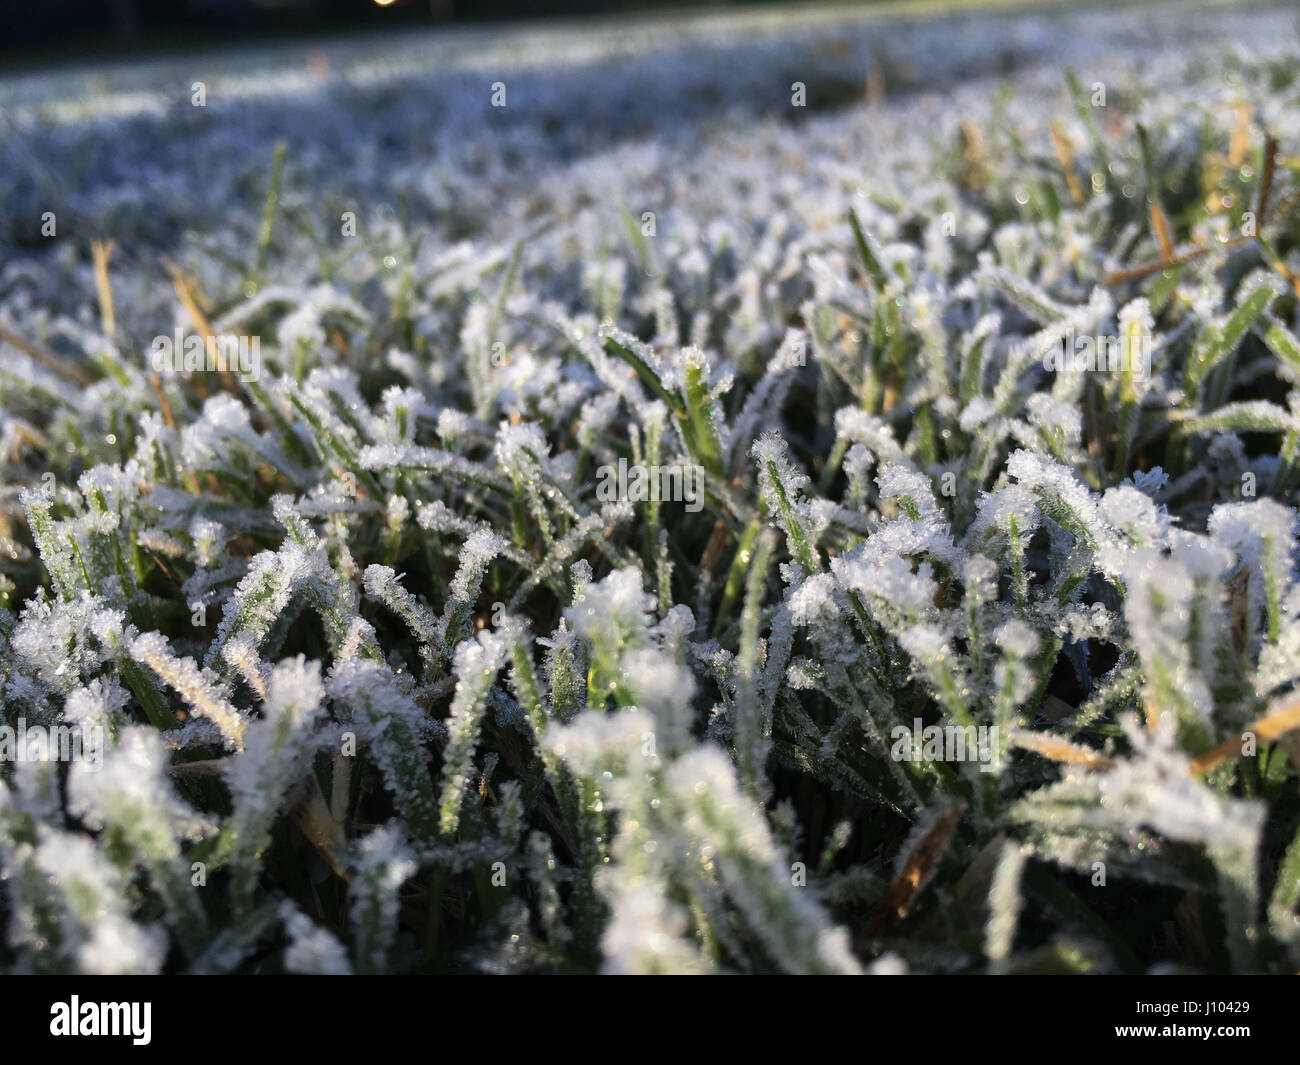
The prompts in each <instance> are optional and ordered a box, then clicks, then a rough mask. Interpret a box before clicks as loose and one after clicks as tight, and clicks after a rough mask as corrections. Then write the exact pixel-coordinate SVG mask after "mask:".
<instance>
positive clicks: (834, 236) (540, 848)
mask: <svg viewBox="0 0 1300 1065" xmlns="http://www.w3.org/2000/svg"><path fill="white" fill-rule="evenodd" d="M1296 28H1297V27H1296V19H1295V16H1294V14H1293V13H1292V12H1291V11H1289V10H1288V9H1286V8H1283V7H1270V6H1267V5H1261V6H1248V7H1247V8H1246V9H1225V8H1222V7H1220V6H1217V5H1205V6H1198V5H1187V4H1180V5H1176V6H1160V5H1156V6H1151V7H1141V8H1138V9H1137V10H1133V11H1128V10H1123V11H1121V10H1118V9H1114V8H1104V7H1103V8H1097V9H1095V10H1083V11H1079V12H1073V13H1062V12H1058V11H1049V12H1037V11H1030V12H1026V11H1023V10H1017V11H1016V12H1014V13H1010V14H996V13H974V14H970V15H966V16H960V17H944V18H939V17H935V16H931V15H928V14H927V15H924V16H909V15H906V14H898V13H892V14H889V15H888V16H881V15H878V14H866V15H859V14H852V13H846V12H844V11H838V10H827V11H824V12H819V13H817V14H815V15H814V16H813V17H809V18H806V19H803V20H801V21H800V22H799V23H798V24H793V23H792V22H791V21H790V20H788V19H786V18H783V17H781V16H780V15H778V14H775V13H771V12H760V13H758V14H755V15H744V16H726V17H722V16H717V17H711V18H707V19H700V20H691V19H676V20H647V21H631V22H627V21H623V22H615V23H610V24H605V25H600V24H598V25H596V26H594V27H582V28H580V29H579V28H578V27H575V26H571V25H566V26H557V27H542V28H540V29H524V30H509V31H506V32H502V33H491V34H489V33H486V32H475V33H469V34H465V33H462V34H458V35H451V36H438V37H429V38H424V37H414V38H410V39H402V40H398V41H389V40H384V41H362V42H325V43H320V44H316V45H311V46H301V47H294V48H277V49H259V50H250V51H246V52H242V53H238V54H221V55H203V54H199V55H197V56H193V57H185V58H175V57H173V58H168V59H161V60H158V61H156V62H151V63H148V64H136V65H133V66H129V67H128V66H122V67H116V68H105V69H98V70H94V71H88V70H87V71H82V70H75V69H74V70H64V71H58V72H55V73H49V74H32V75H26V76H22V77H10V78H8V79H6V80H4V81H2V82H0V203H3V204H4V207H3V211H2V212H0V245H3V248H0V254H2V255H3V265H0V462H2V463H3V469H2V470H0V478H2V480H3V488H2V489H0V603H2V604H3V610H0V685H2V686H0V692H2V694H3V706H4V716H5V722H4V723H5V725H6V726H8V727H10V728H12V729H14V730H15V734H17V729H18V728H19V726H20V724H21V726H22V727H23V728H24V729H30V728H32V727H40V728H49V727H58V726H76V727H78V728H82V729H86V730H91V729H96V730H103V734H104V735H106V736H107V737H108V742H107V744H106V746H105V747H104V749H103V750H102V752H101V753H102V759H100V760H99V763H100V764H98V765H95V766H92V765H91V764H90V763H89V762H87V761H84V760H83V761H73V762H72V763H71V764H69V765H60V764H57V763H52V762H42V761H39V760H32V759H29V758H22V759H14V760H13V761H10V762H5V763H4V764H3V765H0V873H3V876H2V877H0V908H3V914H0V916H3V919H4V929H5V931H4V938H3V945H0V962H2V963H3V964H4V965H6V966H7V967H10V968H12V969H14V970H16V971H24V972H25V971H74V972H120V971H160V970H164V971H199V972H277V971H283V970H289V971H327V972H389V971H402V972H406V971H426V972H463V971H474V970H482V969H486V970H488V971H496V972H517V971H548V972H549V971H602V972H611V973H615V972H702V971H726V972H736V971H740V972H773V971H782V972H837V973H856V972H863V971H868V972H886V973H887V972H898V971H907V970H915V971H983V972H994V973H998V972H1038V971H1097V972H1153V971H1168V970H1171V969H1180V970H1181V969H1187V970H1196V971H1207V970H1208V971H1227V970H1235V971H1258V970H1265V971H1294V969H1295V968H1296V967H1297V965H1300V918H1298V917H1297V912H1296V907H1297V903H1298V902H1300V833H1298V831H1297V829H1298V825H1300V801H1298V796H1297V782H1298V779H1300V778H1298V775H1297V764H1300V744H1298V743H1297V742H1296V735H1297V734H1296V732H1295V731H1294V730H1295V729H1296V728H1297V727H1300V702H1298V701H1297V696H1298V695H1300V693H1298V692H1297V682H1298V681H1300V617H1297V614H1298V613H1300V583H1297V555H1296V539H1295V513H1294V509H1293V507H1294V504H1295V502H1296V493H1297V485H1300V391H1297V387H1296V386H1297V379H1298V378H1297V375H1298V374H1300V341H1297V338H1296V334H1297V301H1298V297H1300V282H1297V280H1296V278H1297V274H1300V223H1298V221H1297V219H1298V218H1300V215H1298V213H1297V211H1296V206H1297V189H1296V175H1297V172H1298V171H1300V155H1297V153H1298V152H1300V107H1297V103H1298V102H1300V100H1298V98H1300V79H1298V78H1297V65H1296V63H1297V53H1298V52H1300V46H1297V44H1296V40H1297V34H1296V32H1295V31H1296ZM178 329H179V330H182V331H184V334H185V335H186V336H191V337H200V338H207V337H223V338H236V339H238V338H243V339H244V340H245V341H248V342H249V343H248V344H247V345H246V346H247V347H248V348H249V350H251V349H252V346H253V345H252V343H251V342H252V341H256V350H257V351H258V353H259V358H258V360H257V366H256V369H255V371H253V370H252V369H250V367H246V366H244V365H242V364H241V365H238V366H233V367H232V366H227V365H225V364H224V363H222V362H221V361H220V360H218V362H217V365H216V367H215V368H214V369H212V370H210V371H209V370H206V369H205V370H198V371H194V370H192V369H187V367H186V366H185V365H184V363H183V362H179V363H178V362H175V361H173V362H171V363H168V362H167V361H166V360H162V361H161V362H160V361H158V360H154V359H152V358H151V357H150V356H151V350H156V348H155V341H157V340H158V338H162V339H163V340H168V339H169V338H178V334H177V333H176V331H177V330H178ZM1076 338H1086V339H1088V340H1089V341H1092V342H1094V344H1093V346H1094V350H1107V348H1108V346H1109V348H1110V349H1112V350H1113V349H1114V345H1116V344H1121V345H1125V347H1124V348H1123V350H1126V351H1142V352H1144V353H1146V355H1147V357H1148V359H1149V362H1146V361H1137V360H1133V361H1129V362H1126V363H1124V364H1122V365H1119V366H1117V367H1115V368H1113V369H1108V370H1107V369H1104V370H1099V369H1093V368H1088V367H1087V366H1086V365H1084V364H1080V363H1077V362H1068V361H1065V360H1062V359H1061V358H1060V354H1061V351H1062V345H1063V344H1065V345H1066V347H1067V349H1068V348H1069V346H1070V345H1072V344H1073V343H1074V341H1075V339H1076ZM173 346H174V347H180V346H181V344H180V342H179V338H178V339H177V340H176V341H175V342H174V343H173ZM214 349H218V350H219V346H218V345H214ZM239 371H243V372H239ZM633 468H635V469H639V470H643V471H661V472H662V471H685V470H691V471H699V476H700V478H701V483H702V489H701V491H700V492H698V493H695V492H693V493H692V498H691V499H689V500H688V499H678V500H671V499H664V498H661V495H662V493H659V492H653V493H651V492H637V493H632V492H629V491H627V490H625V489H621V490H620V492H616V493H614V495H615V496H618V498H610V493H609V492H608V491H604V490H603V488H602V486H605V487H608V485H609V484H610V483H617V484H619V485H623V484H625V483H627V482H628V478H627V477H626V476H624V475H623V474H622V472H621V471H623V470H626V469H633ZM684 476H685V474H683V478H684ZM611 479H613V480H612V481H611ZM668 483H671V481H668ZM678 483H685V481H684V479H683V480H682V481H679V482H678ZM693 483H694V482H693ZM668 494H669V495H671V494H673V493H672V492H669V493H668ZM918 724H919V725H920V727H919V728H918V727H917V726H918ZM931 728H933V729H936V730H937V731H936V734H943V733H945V732H946V733H947V734H949V735H951V734H952V732H953V730H970V734H971V735H975V734H978V735H981V736H986V737H987V736H989V735H993V736H996V737H997V739H996V741H995V742H993V743H991V744H988V743H986V744H983V745H982V746H980V749H979V753H978V755H976V754H975V753H971V754H970V756H969V757H963V758H960V759H958V758H956V757H952V758H949V759H945V758H944V757H943V748H942V745H940V749H939V756H938V757H929V755H928V754H927V752H926V750H925V748H924V743H925V739H924V733H925V732H926V731H927V730H928V729H931ZM898 729H904V730H907V731H908V732H915V733H916V734H917V737H918V738H917V741H916V743H915V744H909V745H904V747H903V748H902V750H900V749H899V744H898V743H897V742H896V740H895V739H894V737H895V734H896V730H898ZM909 754H910V755H911V756H910V757H909V756H907V755H909Z"/></svg>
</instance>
